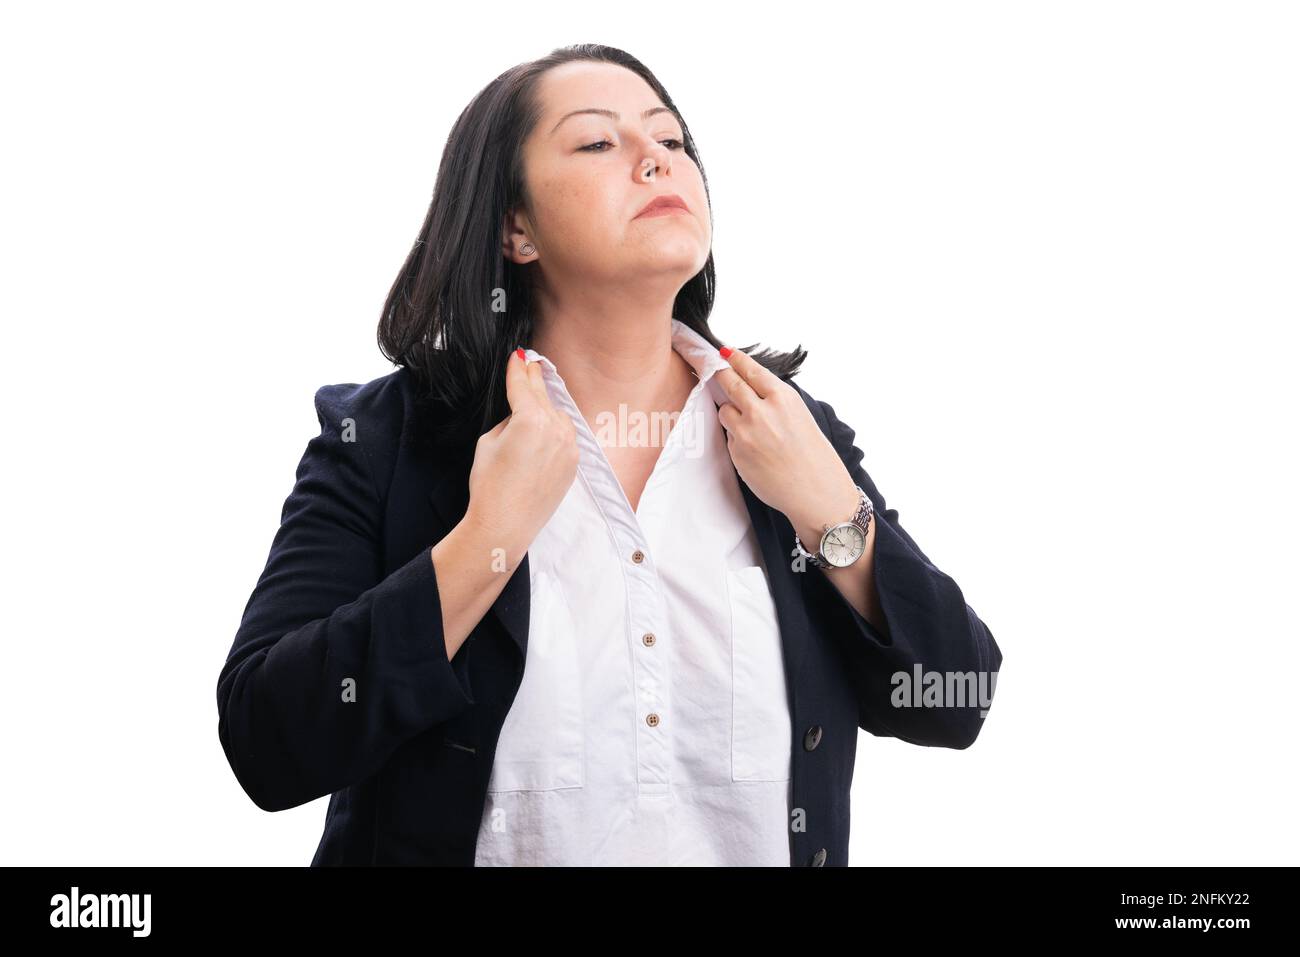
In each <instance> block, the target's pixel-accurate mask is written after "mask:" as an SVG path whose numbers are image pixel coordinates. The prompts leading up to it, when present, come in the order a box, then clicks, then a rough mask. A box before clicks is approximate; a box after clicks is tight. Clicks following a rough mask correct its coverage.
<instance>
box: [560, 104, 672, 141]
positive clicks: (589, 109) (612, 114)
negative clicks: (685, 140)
mask: <svg viewBox="0 0 1300 957" xmlns="http://www.w3.org/2000/svg"><path fill="white" fill-rule="evenodd" d="M580 113H595V114H597V115H598V116H608V117H609V118H610V119H611V120H616V121H617V120H618V118H619V115H618V113H616V112H614V111H613V110H599V109H596V108H595V107H594V106H589V107H587V108H586V109H585V110H574V111H573V112H572V113H565V114H564V115H563V116H562V117H560V122H559V123H556V124H555V125H554V126H552V127H551V133H554V132H555V131H556V130H558V129H559V128H560V123H563V122H564V121H565V120H567V119H568V118H569V117H571V116H577V115H579V114H580ZM657 113H673V111H672V110H670V109H668V107H666V106H653V107H651V108H650V109H648V110H646V111H645V112H643V113H642V114H641V119H643V120H648V119H650V117H652V116H654V115H655V114H657ZM673 116H674V117H676V116H677V114H676V113H673ZM679 122H680V121H679ZM548 135H549V134H548Z"/></svg>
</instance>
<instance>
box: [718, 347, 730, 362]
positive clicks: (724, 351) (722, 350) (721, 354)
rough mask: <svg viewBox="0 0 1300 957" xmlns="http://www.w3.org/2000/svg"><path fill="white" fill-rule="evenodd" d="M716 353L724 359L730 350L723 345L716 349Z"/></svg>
mask: <svg viewBox="0 0 1300 957" xmlns="http://www.w3.org/2000/svg"><path fill="white" fill-rule="evenodd" d="M718 355H720V356H722V358H724V359H725V358H727V356H729V355H731V350H730V349H728V348H727V347H726V346H723V347H722V348H721V349H719V350H718Z"/></svg>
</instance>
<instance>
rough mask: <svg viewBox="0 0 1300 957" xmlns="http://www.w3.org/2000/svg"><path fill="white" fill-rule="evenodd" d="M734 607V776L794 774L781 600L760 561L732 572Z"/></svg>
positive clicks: (777, 778)
mask: <svg viewBox="0 0 1300 957" xmlns="http://www.w3.org/2000/svg"><path fill="white" fill-rule="evenodd" d="M727 600H728V603H729V604H730V606H731V685H732V694H731V779H732V780H733V781H788V780H789V779H790V735H791V731H790V704H789V699H788V698H787V697H786V678H785V658H784V656H783V654H782V648H781V629H780V626H779V624H778V622H777V617H776V602H775V601H773V600H772V591H771V589H770V588H769V587H768V584H767V575H766V573H765V572H764V571H763V568H762V566H760V565H751V566H748V567H746V568H733V569H730V570H729V571H728V572H727Z"/></svg>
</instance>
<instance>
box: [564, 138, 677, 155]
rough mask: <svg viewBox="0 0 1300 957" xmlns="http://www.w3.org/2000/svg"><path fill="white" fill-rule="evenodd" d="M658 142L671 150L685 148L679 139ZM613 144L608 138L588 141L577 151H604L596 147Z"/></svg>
mask: <svg viewBox="0 0 1300 957" xmlns="http://www.w3.org/2000/svg"><path fill="white" fill-rule="evenodd" d="M659 142H660V143H663V144H664V145H666V146H667V147H668V148H669V149H670V150H673V151H676V150H680V149H685V144H684V143H682V141H681V140H674V139H668V140H660V141H659ZM613 145H614V144H613V143H611V142H610V141H609V140H601V141H600V142H598V143H588V144H587V145H586V146H580V147H578V152H580V153H604V152H605V150H602V149H597V147H598V146H613Z"/></svg>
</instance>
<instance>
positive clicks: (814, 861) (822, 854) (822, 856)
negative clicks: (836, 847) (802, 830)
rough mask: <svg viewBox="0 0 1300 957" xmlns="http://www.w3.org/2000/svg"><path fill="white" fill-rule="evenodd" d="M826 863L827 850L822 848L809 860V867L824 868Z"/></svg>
mask: <svg viewBox="0 0 1300 957" xmlns="http://www.w3.org/2000/svg"><path fill="white" fill-rule="evenodd" d="M825 863H826V848H824V847H823V848H821V849H820V850H818V851H817V853H816V854H814V855H813V856H812V857H811V858H809V860H808V866H809V867H822V866H823V865H825Z"/></svg>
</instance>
